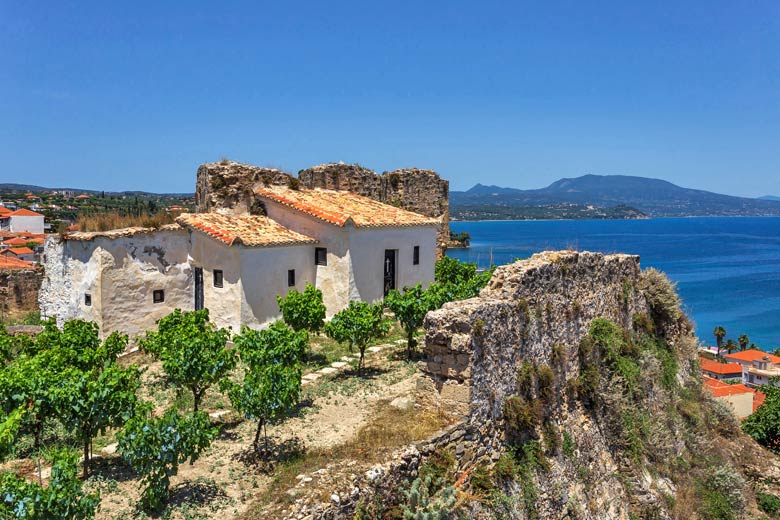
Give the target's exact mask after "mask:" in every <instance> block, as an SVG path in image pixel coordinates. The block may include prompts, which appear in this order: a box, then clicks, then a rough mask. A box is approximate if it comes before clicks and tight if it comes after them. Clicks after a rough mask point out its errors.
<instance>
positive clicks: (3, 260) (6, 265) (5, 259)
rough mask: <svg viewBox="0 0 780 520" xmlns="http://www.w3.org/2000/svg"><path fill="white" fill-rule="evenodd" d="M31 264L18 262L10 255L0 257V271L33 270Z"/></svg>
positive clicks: (22, 261)
mask: <svg viewBox="0 0 780 520" xmlns="http://www.w3.org/2000/svg"><path fill="white" fill-rule="evenodd" d="M34 268H35V265H34V264H33V263H32V262H27V261H25V260H20V259H19V258H16V257H14V256H11V255H0V269H34Z"/></svg>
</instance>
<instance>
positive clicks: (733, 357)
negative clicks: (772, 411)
mask: <svg viewBox="0 0 780 520" xmlns="http://www.w3.org/2000/svg"><path fill="white" fill-rule="evenodd" d="M725 359H726V361H728V362H731V363H737V364H739V365H740V366H741V367H742V383H743V384H746V385H748V386H759V385H772V386H780V381H775V380H774V379H775V378H780V357H778V356H775V355H774V354H769V353H767V352H763V351H761V350H754V349H749V350H743V351H741V352H734V353H733V354H726V356H725Z"/></svg>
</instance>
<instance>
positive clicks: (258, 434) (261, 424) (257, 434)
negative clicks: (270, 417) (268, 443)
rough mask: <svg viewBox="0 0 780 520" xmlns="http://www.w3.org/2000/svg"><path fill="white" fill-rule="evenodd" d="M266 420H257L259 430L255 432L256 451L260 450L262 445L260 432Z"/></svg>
mask: <svg viewBox="0 0 780 520" xmlns="http://www.w3.org/2000/svg"><path fill="white" fill-rule="evenodd" d="M264 422H265V420H264V419H260V420H259V421H257V431H256V432H255V442H254V445H255V451H259V449H258V448H259V447H260V432H261V431H262V430H263V423H264Z"/></svg>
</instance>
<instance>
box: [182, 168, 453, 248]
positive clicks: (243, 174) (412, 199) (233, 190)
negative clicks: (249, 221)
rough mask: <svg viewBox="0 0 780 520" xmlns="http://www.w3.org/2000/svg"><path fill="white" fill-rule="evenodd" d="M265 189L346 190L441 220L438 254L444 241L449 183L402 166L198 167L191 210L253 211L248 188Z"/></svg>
mask: <svg viewBox="0 0 780 520" xmlns="http://www.w3.org/2000/svg"><path fill="white" fill-rule="evenodd" d="M266 186H289V187H291V188H293V189H294V188H297V187H303V188H309V189H313V188H323V189H329V190H342V191H351V192H352V193H357V194H358V195H362V196H364V197H369V198H371V199H374V200H378V201H379V202H383V203H385V204H390V205H393V206H396V207H399V208H403V209H406V210H409V211H414V212H415V213H420V214H422V215H425V216H427V217H435V218H441V220H442V225H441V227H440V229H439V234H438V238H437V243H438V246H439V253H440V254H443V252H444V250H445V249H446V247H447V243H448V242H449V239H450V228H449V222H450V212H449V182H448V181H446V180H444V179H442V178H441V177H440V176H439V174H437V173H436V172H435V171H433V170H423V169H418V168H404V169H399V170H393V171H386V172H383V173H382V174H381V175H379V174H377V173H376V172H374V171H373V170H370V169H368V168H365V167H364V166H361V165H359V164H345V163H328V164H320V165H318V166H313V167H311V168H306V169H304V170H301V171H299V172H298V177H294V176H293V175H292V174H290V173H287V172H283V171H281V170H278V169H275V168H263V167H259V166H251V165H247V164H241V163H237V162H233V161H226V160H225V161H220V162H216V163H210V164H203V165H201V166H200V168H198V179H197V185H196V190H195V201H196V211H198V212H206V211H220V212H226V213H234V214H240V213H253V214H257V213H258V212H261V211H262V210H261V209H260V208H259V207H257V205H256V204H255V199H254V190H255V189H258V188H262V187H266Z"/></svg>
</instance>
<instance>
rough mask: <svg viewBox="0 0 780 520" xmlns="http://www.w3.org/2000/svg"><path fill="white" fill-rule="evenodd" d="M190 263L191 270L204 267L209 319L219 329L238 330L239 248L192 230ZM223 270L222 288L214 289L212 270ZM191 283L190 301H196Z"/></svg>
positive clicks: (205, 298) (206, 306)
mask: <svg viewBox="0 0 780 520" xmlns="http://www.w3.org/2000/svg"><path fill="white" fill-rule="evenodd" d="M190 237H191V250H190V262H191V264H192V267H193V268H195V267H202V268H203V306H204V307H205V308H207V309H208V310H209V318H210V319H211V321H212V322H214V323H215V324H216V325H217V326H218V327H222V328H227V327H230V328H231V329H232V330H233V331H234V332H238V331H239V330H240V329H241V301H242V299H243V297H242V294H243V288H242V281H241V254H240V252H239V249H238V247H228V246H227V245H226V244H224V243H222V242H219V241H218V240H216V239H214V238H211V237H210V236H208V235H206V234H204V233H201V232H199V231H192V232H191V233H190ZM215 269H221V270H222V276H223V281H222V287H221V288H220V287H214V270H215ZM194 298H195V292H194V284H193V293H192V301H193V305H194V302H195V299H194Z"/></svg>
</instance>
